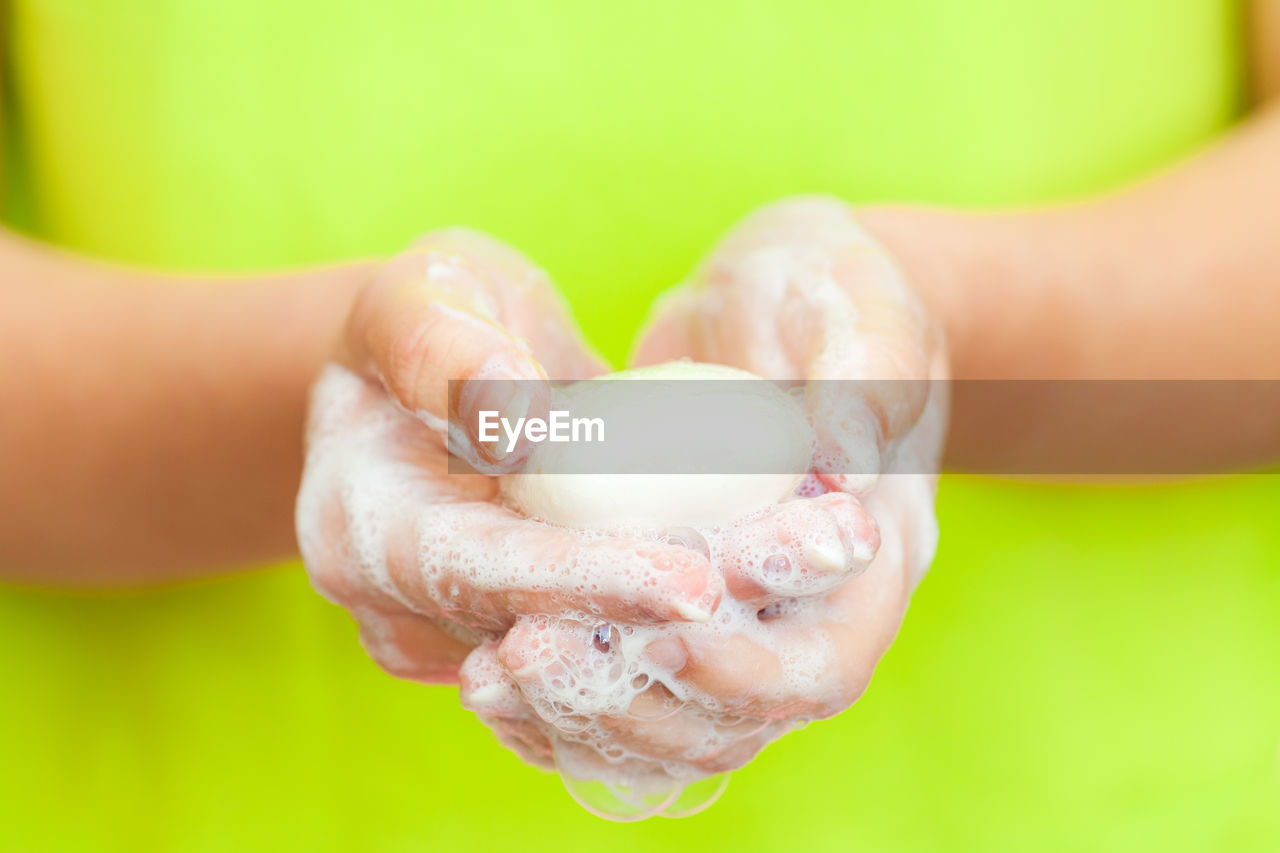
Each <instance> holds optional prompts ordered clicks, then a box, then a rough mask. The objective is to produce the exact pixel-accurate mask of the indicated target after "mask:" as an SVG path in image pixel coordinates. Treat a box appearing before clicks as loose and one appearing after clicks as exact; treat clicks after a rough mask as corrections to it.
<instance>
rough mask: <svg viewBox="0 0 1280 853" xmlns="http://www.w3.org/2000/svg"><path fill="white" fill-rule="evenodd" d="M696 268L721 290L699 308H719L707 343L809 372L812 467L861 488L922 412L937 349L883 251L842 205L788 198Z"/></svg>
mask: <svg viewBox="0 0 1280 853" xmlns="http://www.w3.org/2000/svg"><path fill="white" fill-rule="evenodd" d="M704 277H705V278H706V279H707V280H708V281H709V282H710V283H711V287H712V289H718V290H719V291H721V295H720V302H721V304H720V305H719V307H708V308H707V310H709V311H716V312H718V313H719V314H721V315H724V316H722V317H718V318H717V323H716V324H715V326H716V328H717V329H719V330H720V335H719V336H715V335H713V336H712V345H711V346H710V348H711V349H713V350H718V351H719V352H718V354H717V358H721V359H728V360H729V361H731V363H735V364H742V366H744V367H747V368H748V369H751V370H753V371H754V372H757V373H760V374H761V375H763V376H766V377H768V378H792V377H794V376H797V375H802V376H804V377H805V378H806V379H808V380H809V384H808V386H807V391H806V398H807V403H808V405H809V410H810V415H811V418H812V419H813V421H814V424H815V432H816V434H817V438H818V447H817V453H816V458H815V467H816V468H817V469H818V470H819V472H820V473H821V474H822V475H823V477H824V480H825V481H826V482H827V484H828V486H829V487H831V488H834V489H840V490H843V491H849V492H853V493H865V492H866V491H869V490H870V489H871V488H872V487H873V486H874V484H875V479H876V477H877V476H878V474H879V472H880V470H881V469H882V467H883V464H884V462H883V460H884V458H885V457H886V456H887V455H888V454H889V453H891V452H892V450H893V447H894V443H895V442H896V441H897V440H898V439H899V438H901V437H902V436H903V435H905V434H906V432H907V431H909V430H910V428H911V427H912V425H913V424H914V423H915V422H916V420H917V419H918V418H919V416H920V412H921V411H922V409H923V407H924V402H925V399H926V397H927V396H928V387H927V386H928V383H927V382H925V381H923V380H926V379H928V378H929V365H930V361H931V359H932V356H933V353H934V351H935V350H937V349H938V348H939V347H940V337H939V335H938V334H937V332H936V329H935V328H934V327H933V325H932V324H931V323H930V322H929V320H928V316H927V314H926V312H925V311H924V309H923V307H922V305H921V304H920V302H919V300H918V299H917V298H916V296H915V294H914V291H913V290H912V289H911V287H910V286H909V285H908V283H907V282H906V280H905V279H904V277H903V276H902V274H901V272H900V270H899V269H898V268H897V266H896V265H895V264H894V263H893V261H892V259H891V257H890V256H889V254H888V252H887V251H886V250H884V249H883V248H882V247H881V246H880V245H879V244H878V243H876V242H875V240H874V239H873V238H872V237H871V236H870V235H869V234H868V233H867V232H866V231H865V230H864V229H862V228H861V226H859V225H858V223H857V221H856V219H855V217H854V214H853V211H852V209H851V208H850V207H849V206H848V205H846V204H844V203H843V202H840V201H838V200H836V199H831V198H798V199H788V200H784V201H782V202H778V203H776V204H773V205H769V206H768V207H765V208H762V209H761V210H759V211H757V212H756V213H754V214H752V215H751V216H750V217H748V218H747V219H746V220H744V221H743V222H742V223H741V224H740V225H739V226H738V227H737V228H735V229H734V231H733V232H732V233H731V234H730V235H729V236H728V237H726V238H725V240H724V241H723V242H722V243H721V244H720V246H719V247H718V248H717V249H716V251H715V253H714V254H713V255H712V258H711V261H710V262H709V263H708V265H707V269H706V270H705V271H704ZM735 311H736V312H737V314H735V313H734V312H735ZM737 315H741V316H737ZM760 317H766V318H768V320H767V322H766V323H764V324H763V325H762V323H761V322H760V320H759V319H758V318H760ZM753 318H756V319H755V320H754V321H753ZM743 329H750V330H751V334H749V335H745V334H743V333H742V330H743ZM788 374H789V375H788Z"/></svg>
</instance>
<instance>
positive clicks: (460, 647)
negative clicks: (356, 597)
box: [351, 607, 471, 684]
mask: <svg viewBox="0 0 1280 853" xmlns="http://www.w3.org/2000/svg"><path fill="white" fill-rule="evenodd" d="M351 612H352V615H353V616H354V617H355V619H356V622H357V623H358V624H359V625H360V644H361V645H362V646H364V649H365V651H366V652H368V654H369V657H371V658H373V660H374V662H376V663H377V664H378V666H380V667H382V669H384V670H386V671H387V672H388V673H390V674H391V675H394V676H395V677H397V678H404V679H407V680H409V681H420V682H422V683H424V684H456V683H457V682H458V677H459V676H458V674H459V669H460V667H461V666H462V662H463V660H465V659H466V657H467V655H468V654H469V653H470V651H471V646H469V645H468V644H466V643H463V642H462V641H461V640H459V639H457V638H456V637H453V636H451V635H450V634H448V633H447V632H445V631H444V630H443V629H442V628H440V627H439V626H438V625H436V624H435V623H433V622H431V621H430V620H429V619H427V618H426V617H424V616H420V615H419V614H416V613H411V612H407V611H405V612H394V611H388V610H383V609H375V608H370V607H353V608H352V611H351Z"/></svg>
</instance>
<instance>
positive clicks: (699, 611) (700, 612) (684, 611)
mask: <svg viewBox="0 0 1280 853" xmlns="http://www.w3.org/2000/svg"><path fill="white" fill-rule="evenodd" d="M675 608H676V613H678V614H680V618H681V619H683V620H685V621H686V622H710V621H711V609H710V608H709V607H706V606H704V605H703V604H701V603H700V602H693V601H686V600H683V599H677V600H676V603H675Z"/></svg>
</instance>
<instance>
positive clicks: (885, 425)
mask: <svg viewBox="0 0 1280 853" xmlns="http://www.w3.org/2000/svg"><path fill="white" fill-rule="evenodd" d="M638 357H639V360H640V361H641V362H642V363H652V362H661V361H666V360H670V359H674V358H680V357H691V358H693V359H695V360H700V361H711V362H719V363H725V364H730V365H733V366H736V367H741V368H744V369H747V370H750V371H752V372H755V373H757V374H760V375H762V376H765V377H766V378H772V379H806V380H852V381H850V382H847V383H846V382H824V383H820V384H818V385H810V386H809V391H810V393H809V396H808V400H809V403H810V415H811V417H812V419H813V421H814V422H815V427H816V428H817V430H816V431H817V434H818V437H819V441H820V447H819V456H818V462H819V467H818V469H817V477H816V480H817V481H818V482H819V485H817V486H816V487H813V488H812V492H813V493H818V494H816V496H813V497H807V498H798V499H795V500H793V501H790V502H787V503H785V504H782V505H781V506H780V507H779V509H778V510H776V511H775V512H774V513H773V514H772V515H770V516H766V518H764V519H761V520H759V521H757V522H755V523H753V524H751V525H746V526H744V527H743V528H742V529H741V530H740V531H738V532H737V533H735V534H732V535H728V536H725V537H722V538H721V539H719V540H716V541H713V542H712V543H711V548H710V553H711V559H712V562H713V564H714V565H715V567H716V569H717V570H718V571H721V572H723V574H724V576H725V579H726V584H727V588H728V591H729V593H730V595H729V596H726V598H725V599H724V600H723V601H722V603H721V605H720V608H719V611H718V612H717V615H716V618H715V619H713V620H712V622H711V623H709V624H705V625H704V624H698V625H670V626H657V627H639V626H637V627H635V628H632V629H631V631H630V633H629V634H626V633H624V634H623V635H622V636H621V637H620V641H619V642H618V643H617V645H616V646H609V647H607V648H606V649H602V648H601V647H600V645H599V644H598V643H597V642H596V640H597V639H598V634H599V631H600V626H599V625H598V624H597V625H593V624H591V623H590V622H585V621H583V620H580V619H575V618H572V617H568V618H561V619H549V618H545V617H539V618H527V619H521V620H520V621H518V622H517V623H516V625H515V626H514V627H513V628H512V629H511V630H510V631H509V632H508V634H507V635H506V637H505V639H503V640H502V641H500V642H499V641H493V642H490V643H487V644H485V645H483V646H481V647H479V648H477V649H476V650H475V651H474V652H473V653H472V655H471V657H470V658H469V659H468V661H467V663H466V666H465V667H464V669H463V678H462V681H463V701H464V703H466V704H467V705H468V707H472V708H473V709H475V710H476V711H478V712H479V713H480V714H481V715H482V717H484V718H485V719H486V721H487V722H489V724H490V725H491V726H493V727H494V729H495V730H496V731H497V732H498V733H499V735H500V736H501V737H502V738H503V740H504V741H505V742H506V743H508V744H509V745H511V746H512V747H513V748H515V749H516V750H517V751H519V752H520V753H521V754H522V755H524V756H525V757H526V758H527V759H529V760H533V761H538V762H540V763H543V764H549V763H551V762H552V761H558V762H559V763H560V764H561V767H562V769H564V770H567V771H568V772H569V773H570V774H571V775H573V774H576V775H585V776H588V777H591V776H595V777H597V778H604V779H618V778H630V779H631V780H632V781H633V782H635V781H637V780H640V779H643V778H644V777H646V776H655V777H660V776H661V775H662V774H663V773H669V772H671V771H672V769H673V768H676V769H677V770H679V772H678V773H677V775H678V776H682V777H683V778H685V779H688V778H696V777H697V776H698V775H705V774H710V773H716V772H721V771H725V770H731V769H733V768H736V767H739V766H741V765H743V764H745V763H746V762H747V761H749V760H750V759H751V758H752V757H753V756H754V755H755V754H756V752H758V751H759V750H760V749H761V748H762V747H763V746H764V745H765V744H767V743H768V742H769V741H770V740H772V739H774V738H776V737H778V736H779V735H781V734H783V733H785V732H786V731H788V730H790V729H791V728H793V727H794V726H795V725H797V724H800V723H803V722H806V721H808V720H813V719H818V718H822V717H829V716H832V715H834V714H836V713H839V712H840V711H842V710H844V709H845V708H847V707H848V706H849V705H851V704H852V703H853V702H854V701H855V700H856V699H857V698H858V697H859V696H860V695H861V694H862V692H863V690H864V689H865V688H866V686H867V684H868V682H869V680H870V678H871V675H872V672H873V671H874V668H875V666H876V663H877V662H878V660H879V659H880V656H881V655H882V654H883V653H884V651H885V650H886V649H887V647H888V646H889V644H890V642H891V641H892V639H893V637H894V635H895V633H896V631H897V629H898V625H899V623H900V622H901V619H902V616H903V613H904V612H905V610H906V607H907V603H908V601H909V599H910V595H911V592H912V591H913V590H914V588H915V586H916V584H917V583H918V582H919V580H920V578H921V577H922V576H923V574H924V572H925V570H926V569H927V568H928V565H929V563H930V562H931V560H932V559H933V553H934V548H935V544H936V536H937V528H936V520H935V517H934V510H933V499H934V489H935V476H934V473H933V472H936V470H937V465H938V458H939V454H940V452H941V443H942V438H943V433H944V427H945V419H946V411H945V410H946V396H945V384H944V383H943V382H941V381H937V382H928V381H923V380H943V379H945V377H946V362H945V354H944V352H943V347H942V342H941V338H940V335H939V334H938V333H937V332H936V330H935V328H934V326H933V324H932V322H931V320H930V318H929V317H928V316H927V314H926V312H925V311H924V309H923V308H922V307H921V305H920V303H919V301H918V300H917V298H916V296H915V294H914V292H913V291H912V289H911V288H910V287H909V285H908V284H907V282H905V281H904V280H903V278H902V276H901V275H900V273H899V272H898V270H897V269H896V267H895V266H894V264H893V263H892V261H891V260H890V258H889V257H888V256H887V255H886V254H885V253H884V252H883V250H882V249H880V247H879V246H877V245H876V244H875V243H874V241H872V240H871V239H870V238H869V237H868V236H867V235H866V234H865V233H864V232H863V231H862V230H861V229H860V228H859V227H858V226H857V224H856V222H855V221H854V219H853V217H852V214H851V212H850V210H849V209H848V208H846V207H845V206H844V205H842V204H839V203H837V202H834V201H827V200H799V201H790V202H784V203H782V204H778V205H774V206H771V207H769V208H766V209H765V210H763V211H761V212H759V213H757V214H755V215H754V216H752V217H750V218H749V219H748V220H747V221H746V222H745V223H744V224H743V225H742V226H740V227H739V228H738V229H736V230H735V231H734V232H733V233H732V234H731V235H730V236H729V238H728V239H726V240H725V241H724V243H722V244H721V246H720V247H719V248H718V249H717V250H716V252H715V253H714V254H713V256H712V258H711V260H710V262H709V264H708V265H707V267H706V269H705V270H704V271H703V272H702V273H701V275H700V276H699V278H698V280H697V281H696V282H695V284H694V285H692V286H689V287H685V288H683V289H681V290H679V291H677V292H676V293H675V294H673V295H672V296H671V297H669V298H668V300H667V302H666V304H665V305H664V306H663V307H662V308H661V309H660V311H659V312H658V317H657V320H656V321H655V322H654V324H653V325H652V327H651V328H650V330H649V332H648V334H647V335H646V336H645V338H644V340H643V342H642V344H641V347H640V350H639V356H638ZM868 379H871V380H888V381H881V382H875V383H872V384H870V385H866V386H858V385H856V384H855V381H857V380H868ZM823 463H825V468H824V467H822V465H823ZM784 514H785V515H786V516H788V523H786V524H773V523H772V521H773V520H774V519H775V517H781V516H783V515H784ZM877 527H878V539H877V537H876V536H875V533H876V529H877ZM713 538H714V537H713ZM841 545H843V546H844V547H845V548H848V547H850V546H853V547H854V549H855V550H857V547H858V546H861V547H863V548H867V547H869V548H870V549H871V550H872V551H874V550H875V548H876V547H877V545H878V551H877V552H876V553H875V558H874V560H871V561H870V566H869V567H867V559H868V558H869V556H870V554H869V553H863V554H860V555H859V556H858V557H856V558H854V559H852V560H850V559H848V557H847V556H846V558H845V560H844V565H845V567H846V568H847V567H850V566H852V567H854V568H853V570H849V571H844V572H837V573H835V574H833V575H829V576H827V578H826V580H827V582H826V583H822V582H816V581H815V579H817V578H821V577H822V572H821V565H822V564H830V563H832V562H835V563H840V562H841V561H840V560H834V561H833V560H830V559H828V558H826V557H825V556H824V555H826V554H830V553H839V550H840V546H841ZM762 554H769V555H771V556H772V555H781V556H784V557H786V558H787V559H786V561H785V565H786V566H788V570H787V571H786V572H784V573H782V574H781V575H779V574H778V573H776V572H770V571H768V570H767V567H766V565H765V564H764V563H763V562H762V561H761V559H760V555H762ZM745 555H752V556H750V557H747V556H745ZM778 565H784V564H783V563H778V562H776V561H775V567H776V566H778ZM864 568H865V571H863V569H864ZM617 627H618V626H612V628H617ZM626 630H627V629H626V628H625V627H624V628H623V631H624V632H625V631H626ZM633 664H635V665H637V667H638V669H639V670H640V671H641V672H642V673H645V674H648V675H649V678H648V681H647V682H646V687H645V689H644V690H643V691H642V692H639V693H638V694H636V695H634V696H633V697H629V696H628V694H627V692H626V691H623V692H622V693H621V694H619V693H618V687H617V682H616V680H615V679H614V678H613V675H614V671H615V670H616V669H618V668H621V671H623V672H630V671H631V667H632V665H633ZM569 677H572V679H573V680H575V682H576V683H578V684H580V685H582V686H585V687H586V688H587V694H586V698H584V699H582V700H580V701H579V702H578V703H577V704H578V705H579V706H580V708H579V709H577V710H583V709H586V710H590V709H591V708H592V707H593V706H594V707H597V708H599V709H601V710H600V711H599V712H598V713H595V714H590V713H587V714H583V713H571V712H572V711H574V710H575V709H574V708H569V711H570V712H566V709H565V707H564V704H565V703H564V702H563V701H561V702H559V704H557V701H556V700H557V699H560V698H561V697H559V696H558V692H559V691H560V687H561V685H562V684H563V683H565V680H566V678H569ZM618 695H621V696H622V698H623V699H624V700H626V701H625V704H622V705H621V707H619V703H618V701H617V697H618ZM569 704H570V705H573V704H574V703H573V702H572V701H571V702H570V703H569Z"/></svg>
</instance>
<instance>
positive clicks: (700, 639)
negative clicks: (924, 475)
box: [646, 527, 913, 719]
mask: <svg viewBox="0 0 1280 853" xmlns="http://www.w3.org/2000/svg"><path fill="white" fill-rule="evenodd" d="M882 535H883V538H884V543H883V544H882V545H881V548H880V551H879V552H878V553H877V555H876V557H875V559H873V560H872V563H871V565H870V566H869V567H868V568H867V570H866V571H865V572H863V573H862V574H861V575H858V576H857V577H854V578H852V579H851V580H850V581H849V582H848V583H846V584H844V585H843V586H841V587H839V588H837V589H836V590H835V591H834V592H832V593H831V594H829V595H828V596H827V597H826V598H825V599H821V600H816V599H801V600H798V601H795V602H788V605H789V606H787V607H785V608H783V609H782V610H781V612H780V614H779V615H778V616H777V618H773V619H769V620H767V621H762V622H759V623H758V625H756V626H750V625H740V626H737V630H735V631H727V630H726V631H713V630H701V631H690V630H682V631H676V632H673V633H672V636H670V637H668V638H665V639H663V640H660V641H658V642H656V643H654V644H653V645H652V646H651V647H650V649H649V650H648V651H647V652H646V654H648V655H649V656H651V657H657V658H661V659H664V660H666V661H667V664H668V665H669V666H671V668H672V670H673V671H674V675H675V678H676V679H677V682H678V683H677V684H676V685H675V686H673V689H675V690H676V691H677V693H679V692H680V689H681V688H684V689H687V690H688V691H689V693H688V698H690V699H692V700H693V701H697V702H698V703H699V704H702V705H704V706H707V707H712V708H715V709H717V710H719V711H723V712H734V713H740V714H746V715H756V716H766V717H770V718H774V719H778V718H782V717H790V718H793V719H797V718H798V719H816V718H821V717H826V716H830V715H832V714H835V713H838V712H839V711H841V710H843V709H844V708H847V707H848V706H849V705H851V704H852V703H853V702H854V701H856V700H857V698H858V697H859V696H860V695H861V694H862V692H863V690H865V688H866V685H867V683H868V682H869V681H870V679H871V675H872V673H873V672H874V670H875V665H876V663H877V662H878V661H879V659H880V657H881V655H883V654H884V652H885V650H886V649H887V648H888V646H889V644H890V643H891V642H892V640H893V637H894V635H895V634H896V632H897V629H898V626H899V625H900V624H901V621H902V615H903V613H904V611H905V610H906V604H907V601H908V598H909V596H910V592H911V589H912V587H913V584H912V581H911V579H910V577H908V573H907V571H906V564H905V563H904V562H903V555H904V545H903V541H902V539H901V538H900V536H899V529H898V528H897V527H892V528H889V529H888V531H887V532H885V533H884V534H882Z"/></svg>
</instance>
